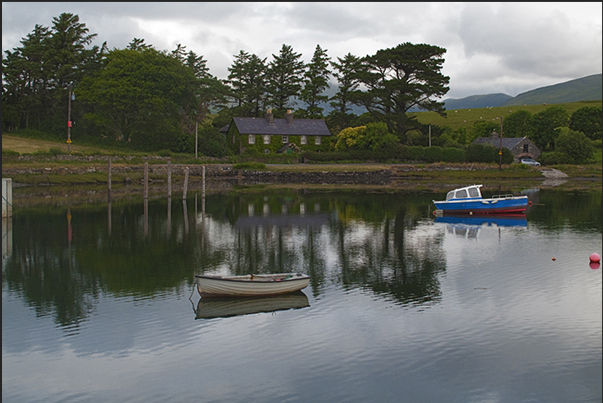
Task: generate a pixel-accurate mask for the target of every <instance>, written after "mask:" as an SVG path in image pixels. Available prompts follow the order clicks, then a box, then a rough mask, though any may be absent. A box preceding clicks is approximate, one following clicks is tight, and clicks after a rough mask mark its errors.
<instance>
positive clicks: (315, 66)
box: [299, 45, 331, 118]
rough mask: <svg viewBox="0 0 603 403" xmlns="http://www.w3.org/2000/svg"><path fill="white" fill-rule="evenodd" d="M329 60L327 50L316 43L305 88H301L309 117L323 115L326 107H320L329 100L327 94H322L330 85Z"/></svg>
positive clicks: (301, 97) (306, 76) (308, 66)
mask: <svg viewBox="0 0 603 403" xmlns="http://www.w3.org/2000/svg"><path fill="white" fill-rule="evenodd" d="M329 61H330V58H329V56H328V55H327V50H326V49H325V50H323V49H322V48H321V47H320V45H316V49H315V50H314V55H313V56H312V60H310V63H309V64H308V65H307V66H306V67H307V70H306V72H305V74H304V78H305V80H304V83H303V84H304V88H303V89H302V90H301V93H300V97H299V99H300V100H302V101H304V102H305V103H306V104H308V107H307V108H306V116H307V117H308V118H320V117H322V116H323V114H322V111H323V110H324V108H321V107H319V106H318V105H319V104H321V103H325V102H327V101H328V100H329V97H328V96H327V95H322V94H323V93H324V91H325V90H326V89H327V88H328V87H329V75H330V74H331V72H330V71H329Z"/></svg>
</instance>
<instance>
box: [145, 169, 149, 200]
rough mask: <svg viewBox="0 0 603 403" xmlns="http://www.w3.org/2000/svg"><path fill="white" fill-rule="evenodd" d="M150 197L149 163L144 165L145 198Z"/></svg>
mask: <svg viewBox="0 0 603 403" xmlns="http://www.w3.org/2000/svg"><path fill="white" fill-rule="evenodd" d="M148 197H149V163H148V162H145V163H144V198H145V199H146V198H148Z"/></svg>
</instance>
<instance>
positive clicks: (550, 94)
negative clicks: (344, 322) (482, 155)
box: [443, 74, 603, 111]
mask: <svg viewBox="0 0 603 403" xmlns="http://www.w3.org/2000/svg"><path fill="white" fill-rule="evenodd" d="M602 94H603V75H601V74H593V75H592V76H586V77H582V78H578V79H576V80H570V81H566V82H564V83H560V84H555V85H549V86H547V87H541V88H536V89H534V90H531V91H527V92H524V93H521V94H519V95H517V96H516V97H511V96H510V95H506V94H487V95H472V96H469V97H466V98H461V99H445V100H444V101H443V102H444V104H445V107H446V110H449V111H450V110H453V109H470V108H476V109H477V108H487V107H490V106H511V105H538V104H560V103H565V102H579V101H596V100H600V99H601V98H602V96H601V95H602Z"/></svg>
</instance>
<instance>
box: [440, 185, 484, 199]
mask: <svg viewBox="0 0 603 403" xmlns="http://www.w3.org/2000/svg"><path fill="white" fill-rule="evenodd" d="M474 197H475V198H479V197H481V195H480V193H479V189H478V188H477V187H470V188H464V189H457V190H452V191H450V192H448V193H447V194H446V200H451V199H467V198H474Z"/></svg>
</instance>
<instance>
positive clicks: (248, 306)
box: [195, 291, 310, 319]
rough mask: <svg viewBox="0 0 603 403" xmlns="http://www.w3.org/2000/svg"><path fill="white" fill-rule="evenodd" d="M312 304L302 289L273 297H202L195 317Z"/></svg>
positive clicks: (282, 308)
mask: <svg viewBox="0 0 603 403" xmlns="http://www.w3.org/2000/svg"><path fill="white" fill-rule="evenodd" d="M308 306H310V303H309V302H308V297H307V296H306V294H304V293H303V292H302V291H296V292H293V293H289V294H283V295H275V296H272V297H257V298H255V297H254V298H201V299H200V300H199V302H198V303H197V309H196V310H195V314H196V315H197V316H196V317H195V319H211V318H228V317H231V316H240V315H249V314H253V313H263V312H276V311H285V310H289V309H301V308H306V307H308Z"/></svg>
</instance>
